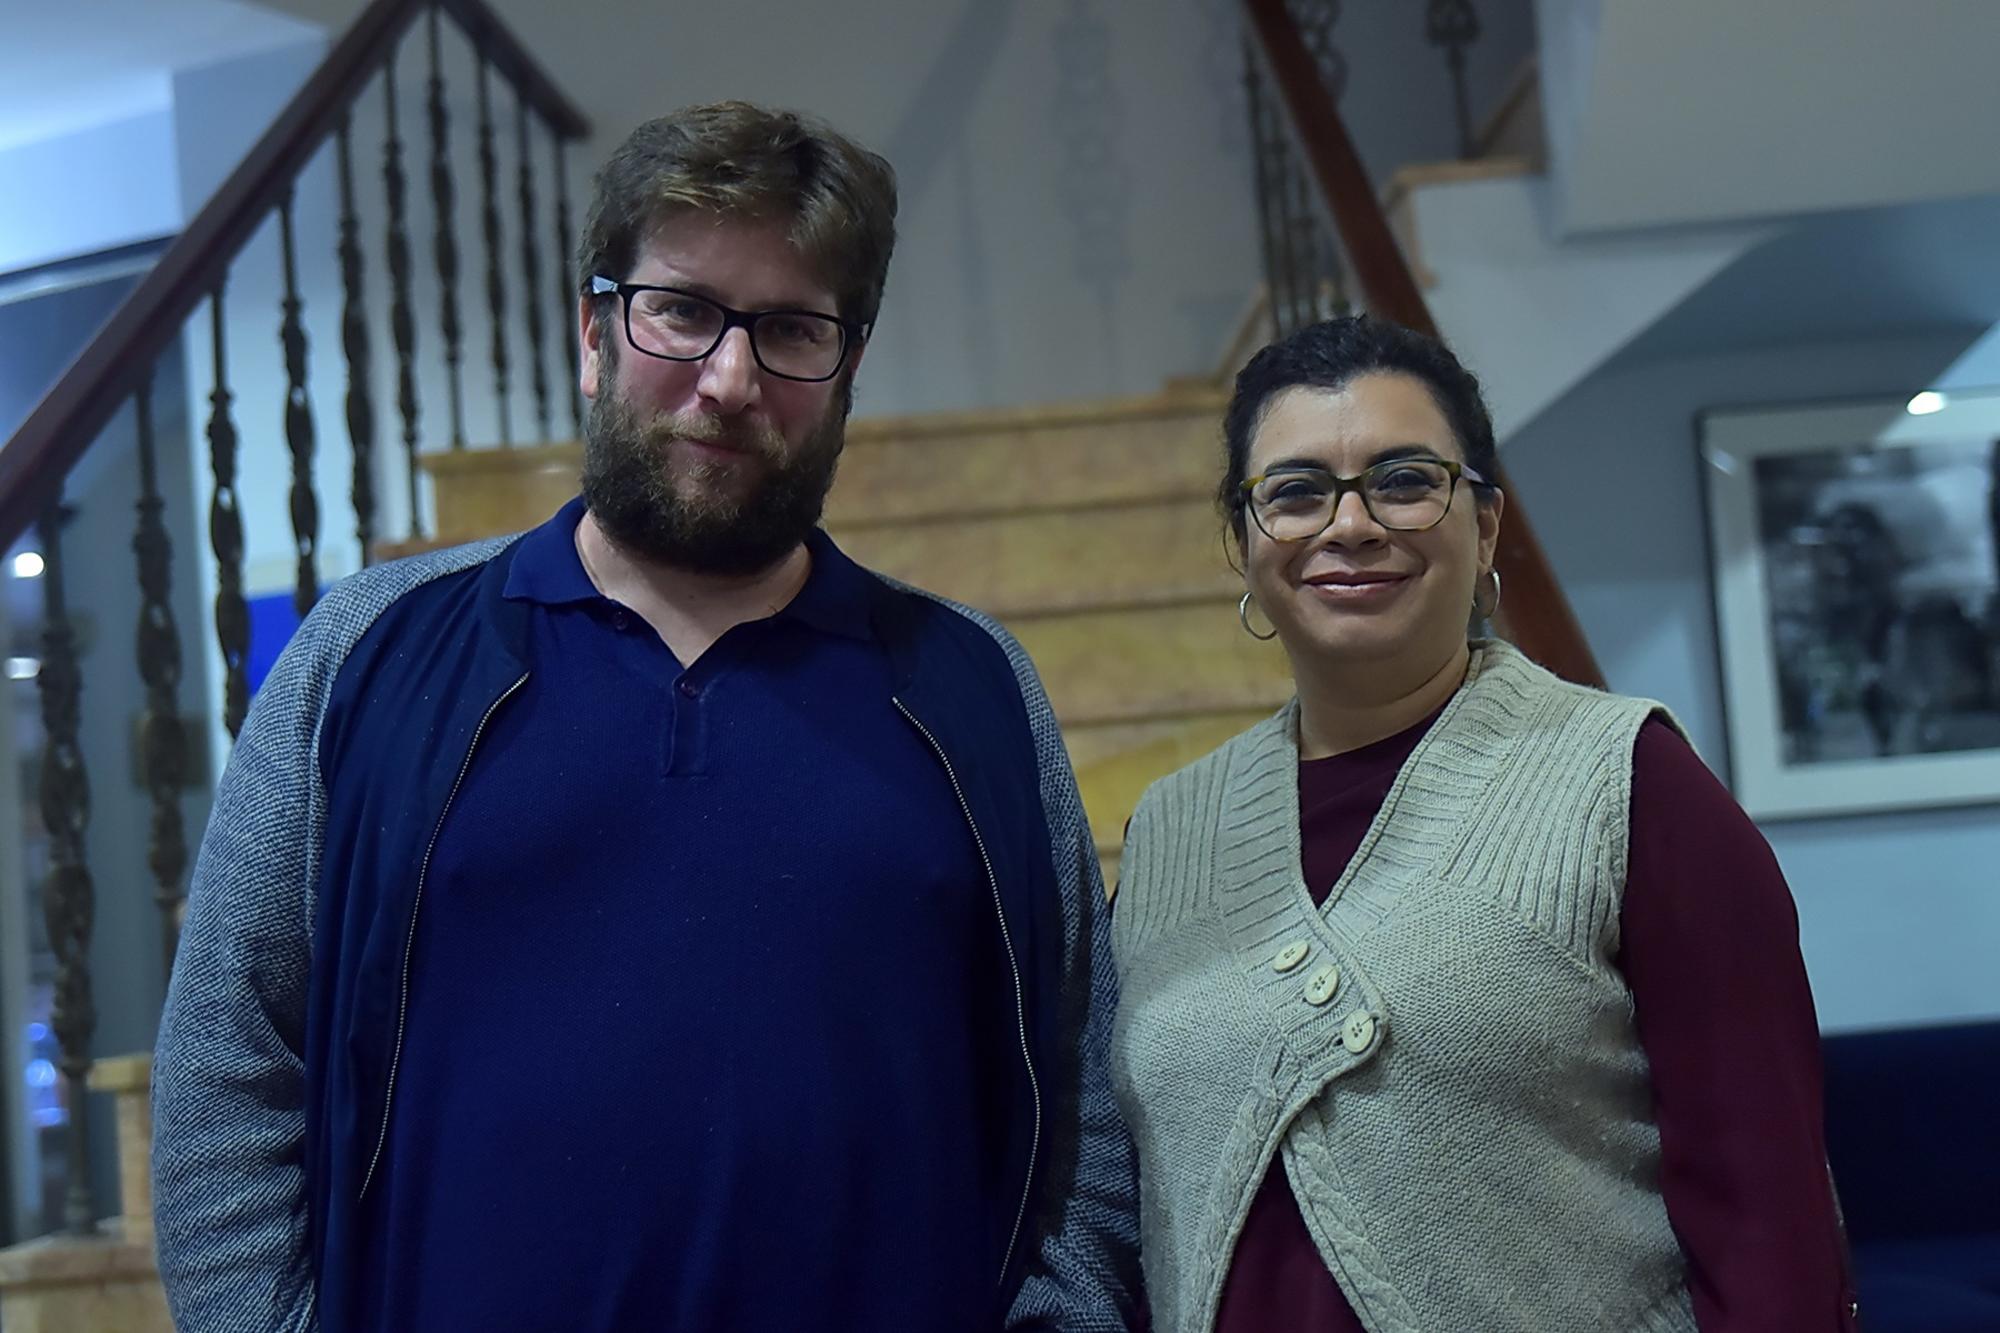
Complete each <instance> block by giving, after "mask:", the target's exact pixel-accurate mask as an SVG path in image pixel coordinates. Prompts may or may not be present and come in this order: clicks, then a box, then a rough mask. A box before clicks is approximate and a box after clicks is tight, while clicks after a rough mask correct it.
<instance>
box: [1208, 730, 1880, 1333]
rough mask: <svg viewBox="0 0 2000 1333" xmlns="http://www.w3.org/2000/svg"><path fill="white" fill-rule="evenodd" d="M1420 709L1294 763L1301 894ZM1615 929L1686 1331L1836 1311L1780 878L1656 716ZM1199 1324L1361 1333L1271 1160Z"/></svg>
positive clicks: (1349, 851)
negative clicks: (1355, 742)
mask: <svg viewBox="0 0 2000 1333" xmlns="http://www.w3.org/2000/svg"><path fill="white" fill-rule="evenodd" d="M1435 720H1436V717H1435V715H1433V716H1432V717H1431V718H1428V719H1426V720H1425V721H1423V722H1421V723H1419V724H1418V725H1417V726H1415V727H1412V728H1410V729H1409V730H1407V731H1404V732H1401V733H1399V734H1397V735H1395V736H1392V737H1390V738H1388V739H1387V740H1384V741H1379V742H1377V743H1376V744H1374V745H1369V746H1365V747H1363V748H1361V749H1359V750H1354V751H1350V752H1349V753H1346V754H1341V755H1335V756H1333V757H1332V758H1329V759H1314V760H1307V761H1303V762H1301V763H1300V764H1299V812H1300V823H1301V832H1302V835H1303V837H1302V841H1303V847H1304V853H1303V861H1304V865H1303V867H1302V869H1303V871H1304V874H1305V881H1306V884H1307V886H1308V887H1309V888H1310V889H1311V890H1312V895H1313V900H1314V901H1315V902H1324V901H1325V899H1326V895H1327V894H1328V892H1330V891H1331V890H1332V888H1333V885H1334V883H1335V882H1336V881H1337V880H1338V879H1339V878H1340V875H1341V872H1342V871H1343V870H1345V869H1346V866H1347V863H1348V861H1349V860H1350V859H1351V858H1352V857H1353V855H1354V852H1355V849H1356V848H1357V847H1359V846H1360V844H1361V839H1362V838H1363V837H1364V836H1365V835H1366V833H1367V831H1368V827H1369V825H1370V824H1371V823H1372V822H1373V821H1374V818H1375V815H1376V812H1377V811H1378V810H1380V809H1381V806H1382V801H1383V799H1384V798H1385V797H1386V796H1387V795H1388V792H1389V787H1390V785H1391V784H1392V783H1394V782H1395V780H1396V774H1397V771H1398V770H1399V769H1401V768H1402V766H1403V763H1404V761H1405V760H1407V759H1408V758H1409V757H1410V753H1411V751H1413V750H1414V749H1415V748H1416V746H1417V742H1418V741H1420V740H1421V739H1422V738H1423V735H1424V733H1425V732H1426V731H1428V730H1429V729H1430V725H1431V723H1432V722H1433V721H1435ZM1619 928H1620V938H1621V946H1620V952H1619V957H1618V966H1619V969H1620V971H1621V972H1622V973H1623V974H1624V977H1625V980H1626V983H1627V985H1629V986H1630V987H1631V990H1632V1001H1633V1007H1634V1012H1635V1015H1636V1019H1637V1024H1638V1035H1639V1041H1640V1044H1641V1045H1642V1046H1643V1047H1644V1048H1645V1051H1646V1058H1647V1060H1648V1061H1649V1062H1650V1064H1651V1066H1652V1080H1653V1098H1654V1114H1655V1117H1656V1118H1657V1120H1658V1123H1659V1129H1660V1192H1661V1193H1662V1194H1663V1195H1664V1196H1665V1199H1666V1205H1667V1216H1668V1218H1669V1220H1670V1221H1671V1222H1672V1224H1673V1228H1674V1234H1675V1236H1676V1237H1678V1238H1679V1240H1680V1246H1681V1250H1682V1253H1683V1254H1685V1256H1686V1258H1687V1273H1688V1278H1687V1280H1688V1289H1689V1292H1690V1294H1691V1295H1692V1297H1693V1299H1694V1309H1695V1316H1696V1319H1697V1320H1698V1322H1699V1324H1700V1326H1701V1328H1702V1331H1703V1333H1725V1331H1734V1330H1745V1331H1747V1330H1759V1333H1768V1330H1771V1329H1785V1330H1788V1333H1815V1331H1817V1330H1825V1331H1826V1333H1833V1331H1834V1330H1848V1329H1851V1328H1853V1327H1854V1324H1853V1322H1852V1320H1851V1318H1850V1316H1849V1314H1848V1310H1849V1305H1850V1301H1851V1299H1852V1297H1851V1289H1850V1283H1849V1277H1848V1270H1847V1259H1846V1244H1845V1241H1844V1238H1843V1236H1842V1232H1841V1225H1840V1220H1839V1213H1838V1210H1837V1208H1836V1205H1835V1203H1834V1198H1833V1191H1832V1186H1831V1184H1830V1182H1829V1179H1828V1176H1827V1169H1826V1150H1825V1142H1824V1133H1823V1128H1822V1111H1821V1100H1820V1063H1819V1025H1818V1021H1817V1018H1816V1017H1815V1015H1814V1012H1813V1003H1812V992H1811V991H1810V990H1809V989H1808V987H1807V984H1806V975H1805V965H1804V963H1803V962H1802V961H1801V959H1800V957H1799V943H1798V915H1797V912H1796V910H1795V909H1794V907H1793V905H1792V895H1791V891H1790V889H1789V888H1788V887H1787V886H1786V884H1785V879H1784V875H1783V874H1782V873H1781V872H1780V871H1779V869H1778V864H1777V861H1776V859H1775V858H1774V857H1773V856H1772V854H1771V849H1770V847H1769V846H1768V845H1767V844H1766V843H1765V841H1764V838H1763V835H1762V834H1760V833H1759V832H1758V831H1757V828H1756V826H1755V825H1754V824H1752V823H1751V822H1750V820H1749V818H1748V816H1746V815H1745V814H1744V813H1743V811H1742V809H1741V808H1740V807H1739V806H1737V804H1736V802H1735V801H1734V800H1733V799H1732V798H1731V797H1730V795H1729V793H1728V792H1727V791H1726V790H1725V789H1724V788H1723V786H1722V784H1721V783H1720V782H1718V781H1717V780H1716V779H1715V776H1714V775H1713V774H1712V773H1710V772H1709V771H1708V768H1707V766H1706V765H1704V764H1703V763H1702V762H1701V760H1700V758H1699V757H1697V756H1696V754H1695V753H1694V751H1693V750H1692V749H1690V748H1689V746H1688V744H1687V742H1686V741H1685V740H1683V739H1682V738H1681V736H1680V735H1679V733H1677V732H1675V731H1674V730H1673V729H1672V728H1671V727H1669V726H1667V725H1666V724H1665V723H1664V722H1661V721H1659V720H1657V719H1656V720H1654V721H1651V722H1648V723H1647V724H1646V725H1645V726H1644V727H1642V728H1641V729H1640V732H1639V737H1638V741H1637V743H1636V744H1635V746H1634V751H1633V761H1632V811H1631V843H1630V856H1629V861H1628V867H1627V873H1626V882H1625V898H1624V904H1623V908H1622V911H1621V914H1620V917H1619ZM1435 1261H1436V1262H1437V1263H1440V1264H1449V1263H1451V1262H1452V1260H1451V1256H1450V1255H1438V1256H1436V1257H1435ZM1463 1278H1464V1280H1465V1281H1468V1282H1478V1281H1479V1280H1480V1275H1479V1274H1477V1273H1467V1274H1464V1275H1463ZM1215 1328H1216V1333H1269V1330H1272V1329H1285V1330H1287V1333H1364V1331H1363V1328H1362V1324H1361V1321H1360V1319H1359V1318H1358V1317H1357V1316H1356V1315H1355V1313H1354V1310H1353V1308H1352V1307H1351V1306H1350V1305H1349V1304H1348V1303H1347V1300H1346V1298H1345V1297H1344V1296H1343V1295H1342V1293H1341V1291H1340V1288H1339V1286H1338V1285H1337V1284H1336V1283H1335V1282H1334V1280H1333V1275H1332V1274H1331V1273H1329V1272H1328V1271H1327V1268H1326V1265H1325V1264H1324V1263H1323V1262H1322V1261H1321V1259H1320V1256H1319V1251H1318V1249H1317V1248H1316V1247H1315V1246H1314V1244H1313V1239H1312V1236H1311V1234H1310V1233H1308V1232H1307V1230H1306V1225H1305V1221H1304V1219H1303V1218H1302V1217H1301V1216H1300V1215H1299V1208H1298V1203H1297V1201H1296V1200H1295V1199H1294V1198H1293V1197H1292V1191H1291V1185H1290V1183H1289V1182H1288V1181H1287V1179H1286V1177H1285V1168H1284V1164H1283V1162H1282V1161H1277V1160H1274V1161H1273V1162H1272V1165H1271V1169H1270V1171H1269V1172H1268V1173H1267V1174H1266V1175H1265V1177H1264V1182H1263V1185H1262V1186H1261V1188H1260V1189H1259V1190H1258V1193H1257V1197H1256V1199H1255V1201H1254V1202H1253V1203H1252V1204H1251V1207H1250V1214H1249V1218H1248V1220H1247V1221H1246V1222H1245V1224H1244V1227H1243V1233H1242V1236H1241V1238H1240V1239H1239V1240H1238V1242H1237V1247H1236V1254H1235V1258H1234V1260H1233V1261H1232V1263H1231V1266H1230V1270H1229V1276H1228V1279H1227V1282H1226V1285H1225V1286H1224V1288H1223V1293H1222V1304H1221V1309H1220V1311H1219V1313H1218V1316H1217V1319H1216V1324H1215Z"/></svg>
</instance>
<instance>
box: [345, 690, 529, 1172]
mask: <svg viewBox="0 0 2000 1333" xmlns="http://www.w3.org/2000/svg"><path fill="white" fill-rule="evenodd" d="M527 683H528V673H527V672H525V671H523V672H522V673H521V678H520V679H519V680H517V681H515V682H514V683H513V684H512V685H509V686H508V687H507V688H506V690H505V691H504V692H502V694H501V695H500V697H499V698H497V699H495V700H494V701H493V702H492V703H491V704H489V705H487V708H486V715H485V716H484V717H482V718H480V719H479V726H478V727H477V729H475V730H474V731H473V733H472V743H471V744H470V745H467V746H466V747H465V759H464V760H463V761H462V762H461V763H460V764H459V766H458V776H457V777H456V778H454V779H453V780H452V784H451V792H450V794H449V795H447V796H446V797H445V798H444V809H442V810H440V811H438V817H437V824H436V825H435V826H434V827H432V829H431V840H430V845H429V846H427V847H425V848H424V860H423V865H422V866H421V867H419V868H418V870H417V896H416V899H415V900H414V901H413V902H411V904H410V931H409V934H408V935H407V936H405V937H404V940H403V988H402V999H401V1002H400V1003H399V1005H398V1006H397V1009H396V1049H395V1053H394V1054H393V1055H391V1056H390V1057H389V1085H388V1087H387V1088H386V1089H385V1090H384V1092H383V1094H382V1128H381V1131H380V1132H379V1133H377V1134H376V1136H375V1155H374V1156H373V1157H371V1158H370V1159H369V1161H368V1174H367V1175H365V1176H363V1177H362V1179H361V1193H360V1194H359V1195H357V1196H355V1202H356V1203H359V1202H361V1201H362V1200H363V1199H366V1198H367V1197H368V1187H369V1186H370V1185H372V1184H374V1183H375V1171H376V1168H378V1167H380V1166H381V1165H382V1153H383V1150H384V1149H386V1148H387V1147H388V1146H389V1110H390V1108H391V1107H393V1106H394V1105H395V1103H396V1073H397V1071H398V1070H399V1069H401V1068H402V1065H403V1032H404V1029H405V1027H406V1026H407V1024H408V1022H409V1017H410V957H411V954H412V953H413V951H414V950H415V949H416V946H417V913H419V912H420V911H422V910H423V906H424V881H425V880H426V879H427V878H429V876H430V873H431V854H432V853H433V852H435V851H437V844H438V835H439V834H441V833H443V832H444V821H445V816H446V815H449V814H450V813H451V805H452V802H453V801H455V800H457V799H458V789H459V788H460V787H462V786H464V785H465V775H466V774H467V773H468V772H470V771H471V769H472V756H473V753H474V752H475V751H477V750H478V749H479V741H480V738H481V737H482V736H484V735H485V734H486V726H487V724H488V723H490V722H491V721H493V715H494V714H495V713H497V712H499V711H500V705H502V704H504V703H506V702H507V701H508V700H509V699H511V698H513V697H514V694H515V692H516V691H517V690H519V689H520V688H521V687H522V686H523V685H526V684H527Z"/></svg>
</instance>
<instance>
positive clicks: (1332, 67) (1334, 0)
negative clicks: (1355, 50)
mask: <svg viewBox="0 0 2000 1333" xmlns="http://www.w3.org/2000/svg"><path fill="white" fill-rule="evenodd" d="M1285 8H1286V10H1287V11H1289V12H1290V14H1291V16H1292V20H1293V22H1295V23H1297V24H1298V25H1299V39H1300V40H1301V41H1303V42H1304V43H1305V46H1306V51H1307V53H1308V54H1310V55H1311V56H1312V58H1313V63H1315V64H1317V65H1318V66H1319V77H1320V81H1321V82H1322V83H1324V84H1325V85H1326V91H1327V92H1328V94H1330V95H1331V96H1332V98H1333V100H1334V101H1336V102H1338V101H1339V100H1340V98H1341V95H1342V94H1343V93H1345V92H1346V91H1347V57H1346V56H1344V55H1342V54H1341V53H1340V48H1339V46H1337V45H1335V43H1334V39H1333V30H1334V28H1335V27H1336V26H1337V25H1338V24H1339V22H1340V0H1289V3H1288V4H1286V6H1285Z"/></svg>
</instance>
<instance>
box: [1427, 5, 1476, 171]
mask: <svg viewBox="0 0 2000 1333" xmlns="http://www.w3.org/2000/svg"><path fill="white" fill-rule="evenodd" d="M1424 36H1425V37H1427V38H1429V39H1430V43H1431V45H1432V46H1441V47H1443V48H1444V59H1445V63H1446V64H1447V65H1448V66H1450V68H1451V95H1452V99H1453V101H1454V102H1455V103H1456V105H1457V107H1458V155H1459V156H1460V157H1464V158H1471V157H1476V156H1478V151H1477V145H1476V144H1474V143H1473V141H1472V107H1471V104H1470V103H1469V102H1468V101H1467V99H1466V94H1465V48H1466V47H1468V46H1471V45H1472V44H1473V43H1474V42H1476V41H1478V40H1479V14H1478V12H1477V11H1476V10H1474V9H1473V7H1472V0H1430V12H1429V13H1428V14H1427V15H1426V16H1425V20H1424Z"/></svg>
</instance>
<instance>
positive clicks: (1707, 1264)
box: [1619, 718, 1855, 1333]
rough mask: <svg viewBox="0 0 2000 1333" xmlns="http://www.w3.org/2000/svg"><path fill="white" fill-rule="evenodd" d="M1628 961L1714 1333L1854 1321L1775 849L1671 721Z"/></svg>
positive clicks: (1666, 1174)
mask: <svg viewBox="0 0 2000 1333" xmlns="http://www.w3.org/2000/svg"><path fill="white" fill-rule="evenodd" d="M1619 921H1620V929H1621V935H1622V943H1621V945H1620V955H1619V967H1620V969H1621V970H1622V971H1623V972H1624V974H1625V979H1626V982H1627V984H1629V985H1630V986H1631V988H1632V1001H1633V1006H1634V1010H1635V1013H1636V1016H1637V1022H1638V1031H1639V1040H1640V1043H1641V1044H1642V1045H1643V1046H1644V1047H1645V1051H1646V1057H1647V1060H1648V1061H1649V1062H1650V1063H1651V1065H1652V1077H1653V1096H1654V1103H1655V1114H1656V1116H1657V1118H1658V1121H1659V1127H1660V1159H1661V1160H1660V1189H1661V1192H1662V1194H1664V1196H1665V1198H1666V1203H1667V1215H1668V1217H1669V1219H1670V1220H1671V1221H1672V1223H1673V1227H1674V1233H1675V1235H1676V1236H1677V1237H1679V1239H1680V1245H1681V1250H1682V1252H1683V1253H1684V1254H1685V1255H1686V1257H1687V1264H1688V1290H1689V1292H1690V1293H1691V1294H1692V1295H1693V1298H1694V1309H1695V1316H1696V1319H1697V1321H1698V1322H1699V1324H1700V1326H1701V1329H1702V1333H1723V1331H1724V1330H1750V1329H1756V1330H1769V1329H1778V1328H1782V1329H1787V1330H1795V1331H1796V1333H1816V1331H1818V1330H1827V1331H1828V1333H1831V1331H1832V1330H1846V1329H1851V1328H1854V1327H1855V1324H1854V1322H1853V1319H1852V1317H1851V1314H1850V1309H1851V1302H1852V1292H1851V1286H1850V1281H1849V1275H1848V1264H1847V1246H1846V1240H1845V1237H1844V1235H1843V1232H1842V1228H1841V1223H1840V1217H1839V1211H1838V1207H1837V1205H1836V1204H1835V1202H1834V1197H1833V1189H1832V1184H1831V1179H1830V1177H1829V1175H1828V1172H1827V1165H1826V1143H1825V1129H1824V1121H1823V1110H1822V1101H1821V1092H1820V1056H1819V1022H1818V1019H1817V1017H1816V1015H1815V1014H1814V1012H1813V1002H1812V992H1811V990H1810V989H1809V988H1808V986H1807V983H1806V973H1805V964H1804V962H1803V961H1802V960H1801V958H1800V956H1799V923H1798V913H1797V911H1796V909H1795V908H1794V907H1793V905H1792V895H1791V890H1790V889H1789V888H1788V887H1787V885H1786V884H1785V877H1784V874H1783V873H1782V872H1781V871H1780V870H1779V869H1778V863H1777V859H1776V857H1774V856H1773V855H1772V853H1771V848H1770V846H1769V845H1768V844H1767V843H1766V842H1765V841H1764V837H1763V835H1762V834H1761V833H1759V832H1758V831H1757V826H1756V825H1755V824H1753V823H1751V822H1750V818H1749V816H1747V815H1745V814H1744V813H1743V811H1742V809H1741V808H1740V807H1739V806H1738V805H1737V804H1736V802H1735V800H1734V799H1732V798H1731V797H1730V795H1729V793H1728V791H1727V790H1726V789H1725V788H1724V787H1723V786H1722V784H1721V783H1720V782H1719V781H1717V780H1716V778H1715V776H1714V774H1712V773H1710V772H1709V771H1708V768H1707V766H1706V765H1705V764H1703V763H1702V762H1701V759H1700V758H1699V757H1698V756H1697V755H1696V754H1695V752H1694V751H1693V750H1692V749H1691V748H1690V747H1689V746H1688V744H1687V742H1686V741H1685V740H1683V739H1682V738H1681V736H1680V734H1679V733H1678V732H1676V731H1674V730H1673V729H1672V728H1671V727H1669V726H1668V725H1667V724H1666V723H1665V722H1663V721H1660V720H1659V719H1657V718H1656V719H1654V720H1652V721H1650V722H1648V723H1647V724H1646V725H1645V726H1644V727H1642V728H1641V729H1640V732H1639V738H1638V741H1637V744H1636V745H1635V747H1634V753H1633V763H1632V823H1631V861H1630V865H1629V867H1628V871H1627V875H1626V883H1625V901H1624V906H1623V909H1622V912H1621V915H1620V918H1619Z"/></svg>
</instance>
